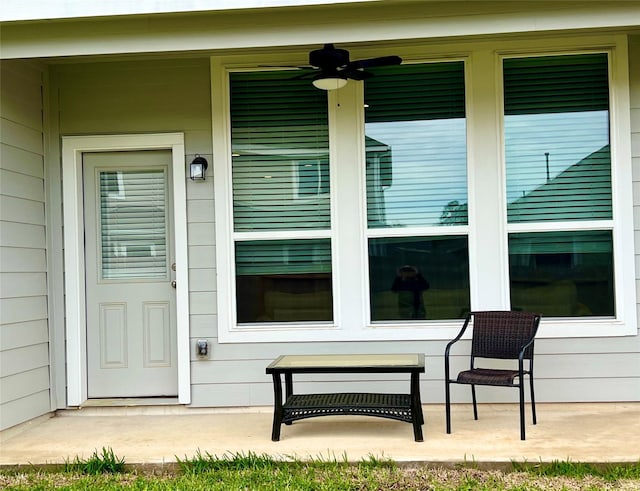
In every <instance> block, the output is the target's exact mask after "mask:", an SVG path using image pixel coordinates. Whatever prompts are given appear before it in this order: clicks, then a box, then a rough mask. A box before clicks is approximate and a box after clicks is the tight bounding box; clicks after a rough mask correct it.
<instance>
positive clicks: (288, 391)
mask: <svg viewBox="0 0 640 491" xmlns="http://www.w3.org/2000/svg"><path fill="white" fill-rule="evenodd" d="M292 394H293V374H292V373H291V372H286V373H285V374H284V401H285V402H287V401H288V400H289V397H291V395H292ZM285 424H286V425H287V426H289V425H292V424H293V422H292V421H287V422H286V423H285Z"/></svg>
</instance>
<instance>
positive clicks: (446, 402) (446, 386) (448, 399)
mask: <svg viewBox="0 0 640 491" xmlns="http://www.w3.org/2000/svg"><path fill="white" fill-rule="evenodd" d="M444 410H445V414H446V420H447V433H451V395H450V394H449V380H445V383H444Z"/></svg>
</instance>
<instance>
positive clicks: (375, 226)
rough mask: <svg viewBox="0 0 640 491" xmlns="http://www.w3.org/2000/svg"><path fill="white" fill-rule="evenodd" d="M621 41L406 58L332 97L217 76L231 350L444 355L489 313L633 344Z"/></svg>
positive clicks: (290, 76)
mask: <svg viewBox="0 0 640 491" xmlns="http://www.w3.org/2000/svg"><path fill="white" fill-rule="evenodd" d="M618 41H619V40H618V39H617V38H616V39H613V40H609V47H608V48H606V49H605V48H602V46H606V45H607V42H605V41H603V42H599V43H598V47H599V48H598V50H592V49H588V46H586V47H585V44H584V43H589V42H592V40H591V39H582V40H574V41H573V42H572V43H573V44H571V43H569V42H568V41H567V42H568V43H569V44H568V46H567V49H566V52H559V51H557V50H556V51H554V52H549V51H544V50H540V45H541V43H542V42H543V41H540V42H534V41H528V42H523V41H514V42H512V43H506V42H505V43H503V44H501V46H500V49H487V45H485V44H483V45H482V46H480V45H478V46H476V45H473V44H468V45H465V48H464V49H458V48H460V46H457V45H456V46H455V47H454V48H453V49H450V50H449V51H447V50H445V48H444V47H443V48H442V49H441V50H440V51H439V52H438V49H437V47H434V46H428V47H423V48H424V49H423V50H418V49H416V47H415V46H414V47H413V48H411V47H408V48H407V52H408V53H409V54H410V56H404V54H403V52H402V49H398V50H397V52H394V54H398V55H401V56H403V58H404V59H405V61H404V62H403V64H401V65H399V66H392V67H376V68H371V69H370V70H371V71H372V72H373V73H374V76H373V77H370V78H366V79H365V80H364V81H363V82H358V81H351V80H350V81H349V82H348V83H347V85H346V86H345V87H343V88H341V89H337V90H332V91H322V90H318V89H316V88H315V87H313V85H312V84H311V83H310V76H312V75H313V74H312V73H311V72H310V73H309V74H307V73H306V72H304V71H298V70H292V69H284V68H283V69H276V70H273V69H268V68H262V67H260V66H259V63H260V61H259V60H256V64H255V66H253V67H249V68H248V66H249V63H247V62H243V65H242V66H240V65H238V66H236V67H233V66H231V65H225V63H226V62H225V60H224V59H219V58H216V59H213V65H212V66H213V71H212V74H213V83H214V90H213V91H212V94H213V101H214V111H213V113H214V119H213V124H214V128H213V130H214V131H213V133H214V138H215V141H214V166H215V168H214V175H215V183H214V185H215V209H216V237H215V240H216V242H215V248H216V253H217V263H216V268H217V273H218V276H217V278H218V290H217V296H218V327H219V336H220V340H221V341H222V342H288V341H368V340H378V341H387V340H414V339H415V340H427V339H450V338H451V337H452V336H454V335H455V334H456V333H457V332H458V330H459V327H460V322H461V319H462V318H463V317H464V315H465V314H466V313H467V312H469V311H473V310H493V309H504V310H508V309H514V310H530V311H535V312H539V313H541V314H542V316H543V322H542V327H541V331H540V336H542V337H549V336H550V337H572V336H576V337H580V336H611V335H623V334H629V333H631V332H634V330H635V329H637V327H636V323H635V322H636V320H635V316H636V312H635V306H636V305H635V304H636V299H635V276H634V268H635V265H634V251H633V223H632V214H631V209H632V207H633V204H632V192H631V191H632V190H631V152H630V141H629V138H630V136H629V135H630V129H629V125H628V115H629V111H630V109H629V103H628V82H627V80H628V74H627V59H626V51H625V46H624V45H623V44H617V43H618ZM557 46H558V44H557V43H556V44H554V49H556V48H557ZM500 50H504V51H500ZM394 51H395V50H394ZM432 51H433V53H434V54H433V56H430V53H431V52H432ZM450 53H457V54H456V55H452V56H449V54H450ZM460 53H466V55H465V56H461V55H460ZM352 54H353V57H354V58H356V57H364V58H366V55H367V53H366V52H363V53H355V52H354V53H352ZM230 63H231V61H230ZM282 65H283V66H284V65H288V64H287V63H286V60H285V61H283V62H282ZM291 65H295V63H291Z"/></svg>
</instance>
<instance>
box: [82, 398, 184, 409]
mask: <svg viewBox="0 0 640 491" xmlns="http://www.w3.org/2000/svg"><path fill="white" fill-rule="evenodd" d="M178 404H179V403H178V398H177V397H115V398H111V399H87V400H86V401H85V402H83V403H82V404H81V405H80V407H132V406H133V407H137V406H175V405H178Z"/></svg>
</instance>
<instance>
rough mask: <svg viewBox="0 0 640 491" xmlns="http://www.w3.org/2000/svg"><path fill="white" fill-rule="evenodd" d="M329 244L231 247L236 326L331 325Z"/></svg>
mask: <svg viewBox="0 0 640 491" xmlns="http://www.w3.org/2000/svg"><path fill="white" fill-rule="evenodd" d="M331 286H332V281H331V243H330V241H329V239H299V240H298V239H291V240H261V241H244V242H238V243H236V296H237V316H238V322H239V323H256V322H312V321H316V322H317V321H327V322H329V321H332V320H333V296H332V293H331Z"/></svg>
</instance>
